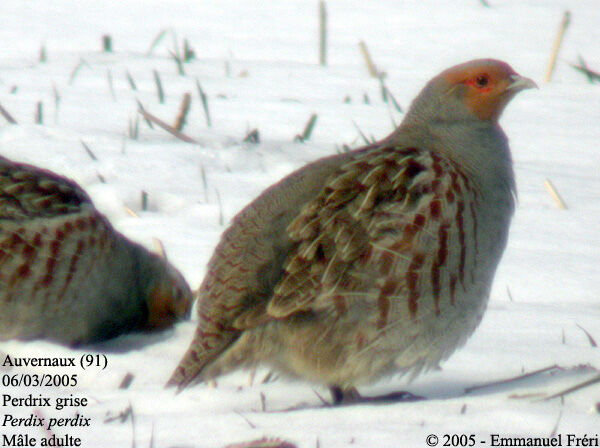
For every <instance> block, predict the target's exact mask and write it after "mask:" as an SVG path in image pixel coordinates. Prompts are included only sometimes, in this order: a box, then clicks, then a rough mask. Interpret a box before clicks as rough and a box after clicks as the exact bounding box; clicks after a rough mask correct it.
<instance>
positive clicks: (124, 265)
mask: <svg viewBox="0 0 600 448" xmlns="http://www.w3.org/2000/svg"><path fill="white" fill-rule="evenodd" d="M192 299H193V296H192V293H191V291H190V288H189V287H188V285H187V283H186V281H185V280H184V278H183V277H182V275H181V274H180V273H179V272H178V271H177V270H176V269H175V268H174V267H173V266H171V265H170V264H169V263H168V262H166V261H165V260H163V259H162V258H160V257H159V256H157V255H155V254H152V253H150V252H149V251H147V250H146V249H144V248H143V247H142V246H140V245H139V244H136V243H133V242H131V241H130V240H128V239H127V238H125V237H124V236H123V235H121V234H120V233H118V232H116V231H115V229H114V228H113V227H112V226H111V224H110V223H109V222H108V220H107V219H106V217H104V216H103V215H102V214H100V213H99V212H98V211H97V210H96V208H95V207H94V205H93V204H92V201H91V200H90V198H89V197H88V196H87V194H86V193H85V192H84V191H83V190H82V189H81V188H80V187H79V186H78V185H77V184H75V183H74V182H72V181H70V180H68V179H66V178H64V177H61V176H59V175H57V174H55V173H52V172H49V171H46V170H43V169H40V168H37V167H34V166H30V165H26V164H21V163H14V162H12V161H10V160H8V159H5V158H3V157H2V158H0V340H2V339H11V338H15V339H25V340H27V339H37V338H45V339H49V340H53V341H57V342H60V343H64V344H68V345H78V344H84V343H92V342H99V341H102V340H106V339H109V338H112V337H115V336H117V335H119V334H122V333H125V332H128V331H132V330H144V329H148V330H151V329H159V328H165V327H168V326H170V325H172V324H173V323H174V322H175V321H177V320H178V319H181V318H183V317H185V316H188V315H189V311H190V309H191V305H192Z"/></svg>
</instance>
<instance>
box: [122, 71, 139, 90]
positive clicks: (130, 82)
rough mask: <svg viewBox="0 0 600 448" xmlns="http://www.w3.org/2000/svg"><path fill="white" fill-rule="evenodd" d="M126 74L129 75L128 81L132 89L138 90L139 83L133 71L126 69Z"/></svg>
mask: <svg viewBox="0 0 600 448" xmlns="http://www.w3.org/2000/svg"><path fill="white" fill-rule="evenodd" d="M125 76H126V77H127V82H128V83H129V86H130V87H131V90H137V85H136V84H135V81H134V80H133V76H131V73H129V71H126V72H125Z"/></svg>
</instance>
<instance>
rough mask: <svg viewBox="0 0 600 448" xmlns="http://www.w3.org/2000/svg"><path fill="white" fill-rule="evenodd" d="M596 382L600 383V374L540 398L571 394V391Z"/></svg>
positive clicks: (549, 398) (545, 399)
mask: <svg viewBox="0 0 600 448" xmlns="http://www.w3.org/2000/svg"><path fill="white" fill-rule="evenodd" d="M598 383H600V375H596V376H595V377H593V378H591V379H589V380H587V381H584V382H583V383H579V384H576V385H575V386H571V387H568V388H566V389H564V390H561V391H560V392H557V393H555V394H552V395H550V396H548V397H546V398H544V399H542V400H541V401H548V400H552V399H553V398H558V397H564V396H565V395H569V394H572V393H573V392H577V391H578V390H581V389H584V388H586V387H590V386H593V385H594V384H598Z"/></svg>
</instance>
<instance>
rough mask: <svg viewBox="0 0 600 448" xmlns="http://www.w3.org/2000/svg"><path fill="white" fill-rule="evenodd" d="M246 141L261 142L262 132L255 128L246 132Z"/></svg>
mask: <svg viewBox="0 0 600 448" xmlns="http://www.w3.org/2000/svg"><path fill="white" fill-rule="evenodd" d="M243 142H244V143H260V133H259V132H258V129H256V128H254V129H252V130H251V131H250V132H248V133H247V134H246V136H245V137H244V140H243Z"/></svg>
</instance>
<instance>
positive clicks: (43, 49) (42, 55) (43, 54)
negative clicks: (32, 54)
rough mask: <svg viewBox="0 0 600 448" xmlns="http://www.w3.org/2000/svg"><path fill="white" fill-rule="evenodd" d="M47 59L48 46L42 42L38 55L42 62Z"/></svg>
mask: <svg viewBox="0 0 600 448" xmlns="http://www.w3.org/2000/svg"><path fill="white" fill-rule="evenodd" d="M47 60H48V55H47V54H46V46H45V45H43V44H42V46H41V47H40V54H39V57H38V61H40V63H41V64H43V63H45V62H46V61H47Z"/></svg>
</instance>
